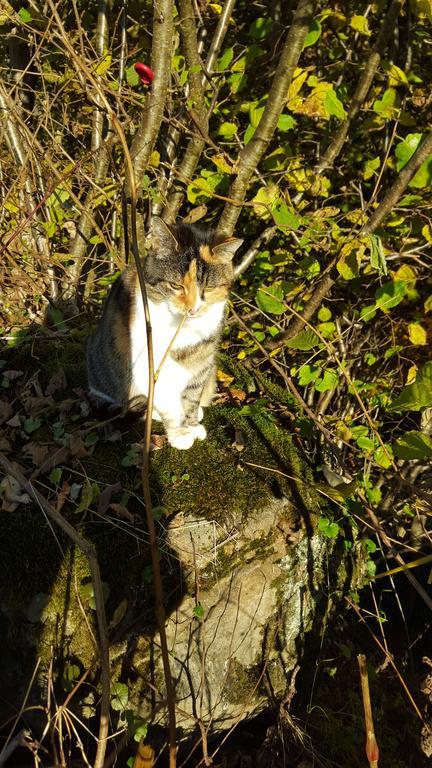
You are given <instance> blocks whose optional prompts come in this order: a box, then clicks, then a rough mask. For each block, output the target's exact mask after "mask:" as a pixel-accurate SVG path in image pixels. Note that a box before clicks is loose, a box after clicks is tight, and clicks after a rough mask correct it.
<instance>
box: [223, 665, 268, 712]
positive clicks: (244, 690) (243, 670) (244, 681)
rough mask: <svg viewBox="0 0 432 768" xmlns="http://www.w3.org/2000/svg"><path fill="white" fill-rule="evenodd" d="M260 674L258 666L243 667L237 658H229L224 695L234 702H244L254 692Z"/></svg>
mask: <svg viewBox="0 0 432 768" xmlns="http://www.w3.org/2000/svg"><path fill="white" fill-rule="evenodd" d="M260 676H261V672H260V669H259V667H258V666H256V667H254V666H253V667H244V666H243V665H242V664H240V662H238V661H237V659H234V658H233V659H230V661H229V667H228V673H227V677H226V680H225V683H224V696H225V697H226V698H227V699H228V700H229V701H231V702H233V703H234V704H244V703H245V702H246V701H248V700H249V699H250V697H251V696H252V694H253V693H254V691H255V688H256V685H257V683H258V682H259V679H260Z"/></svg>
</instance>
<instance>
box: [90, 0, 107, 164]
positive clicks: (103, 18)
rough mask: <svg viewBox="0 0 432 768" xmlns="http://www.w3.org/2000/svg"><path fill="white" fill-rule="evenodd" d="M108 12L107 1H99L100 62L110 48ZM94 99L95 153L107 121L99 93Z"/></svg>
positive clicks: (93, 136)
mask: <svg viewBox="0 0 432 768" xmlns="http://www.w3.org/2000/svg"><path fill="white" fill-rule="evenodd" d="M107 10H108V3H107V0H99V8H98V16H97V26H96V46H95V47H96V53H97V55H98V57H99V58H100V60H102V57H103V55H104V54H105V53H106V50H107V48H108V18H107ZM97 80H98V81H99V80H100V76H97ZM94 99H95V102H96V104H97V107H96V108H95V110H94V112H93V120H92V122H93V126H92V141H91V148H92V151H93V152H95V151H96V150H97V149H99V147H100V145H101V142H102V138H103V132H104V120H105V116H104V113H103V112H102V110H101V109H100V106H101V99H100V96H99V94H98V92H96V93H95V95H94Z"/></svg>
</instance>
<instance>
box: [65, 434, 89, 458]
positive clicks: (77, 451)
mask: <svg viewBox="0 0 432 768" xmlns="http://www.w3.org/2000/svg"><path fill="white" fill-rule="evenodd" d="M69 450H70V452H71V454H72V456H75V458H77V459H83V458H84V456H88V455H89V452H88V450H87V448H86V447H85V445H84V440H83V439H82V437H81V435H79V434H78V435H76V434H75V435H71V436H70V438H69Z"/></svg>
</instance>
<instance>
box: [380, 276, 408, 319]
mask: <svg viewBox="0 0 432 768" xmlns="http://www.w3.org/2000/svg"><path fill="white" fill-rule="evenodd" d="M405 294H406V285H405V283H404V281H403V280H395V281H391V282H389V283H384V285H382V286H381V288H378V290H377V291H375V299H376V308H377V309H381V310H382V311H383V312H386V311H387V310H388V309H392V308H393V307H397V305H398V304H400V303H401V301H402V300H403V299H404V297H405Z"/></svg>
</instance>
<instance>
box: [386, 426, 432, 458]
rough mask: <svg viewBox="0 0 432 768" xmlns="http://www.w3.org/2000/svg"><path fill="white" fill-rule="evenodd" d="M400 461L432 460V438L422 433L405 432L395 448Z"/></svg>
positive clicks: (414, 431)
mask: <svg viewBox="0 0 432 768" xmlns="http://www.w3.org/2000/svg"><path fill="white" fill-rule="evenodd" d="M393 450H394V453H395V456H397V457H398V459H432V438H430V437H429V436H428V435H424V434H423V433H422V432H417V431H416V430H412V431H411V432H405V434H404V435H402V437H399V438H398V439H397V440H396V443H395V444H394V446H393Z"/></svg>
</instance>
